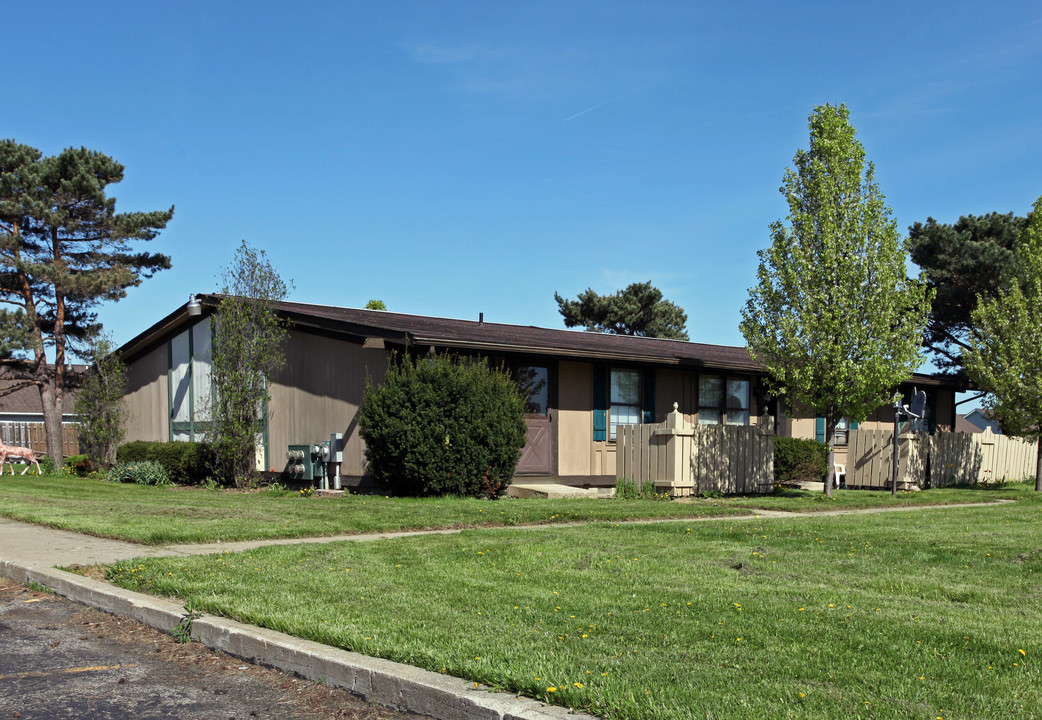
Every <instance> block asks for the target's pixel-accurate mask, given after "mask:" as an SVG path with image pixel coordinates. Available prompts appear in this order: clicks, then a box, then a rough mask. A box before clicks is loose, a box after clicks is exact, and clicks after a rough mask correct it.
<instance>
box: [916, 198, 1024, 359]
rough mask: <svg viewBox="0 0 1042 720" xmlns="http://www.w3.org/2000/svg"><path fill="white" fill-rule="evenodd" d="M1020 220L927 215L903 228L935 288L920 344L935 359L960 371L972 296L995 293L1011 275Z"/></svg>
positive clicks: (969, 332)
mask: <svg viewBox="0 0 1042 720" xmlns="http://www.w3.org/2000/svg"><path fill="white" fill-rule="evenodd" d="M1024 224H1025V220H1024V218H1022V217H1016V216H1014V215H1013V213H1007V214H1005V215H1002V214H999V213H988V214H987V215H964V216H963V217H960V218H959V219H958V221H956V222H955V223H954V224H951V225H948V224H944V223H939V222H937V221H936V220H934V219H933V218H928V219H927V221H926V222H925V223H915V224H914V225H912V226H911V227H910V228H909V229H908V252H909V255H910V256H911V258H912V262H914V263H915V264H916V265H918V266H919V268H920V271H921V274H920V277H921V278H923V279H925V280H926V282H927V285H928V286H929V287H930V289H931V290H933V291H934V298H933V304H932V308H931V310H930V320H929V322H928V323H927V326H926V335H925V337H924V343H925V344H926V346H927V347H928V348H929V349H930V351H931V352H932V353H933V355H934V364H936V365H937V367H938V368H940V369H941V370H945V371H948V372H950V373H952V374H958V375H962V374H965V369H964V368H963V360H962V354H963V352H965V351H966V350H967V349H968V348H969V347H970V338H971V337H972V336H973V334H974V333H975V328H974V325H973V322H972V321H971V319H970V316H971V314H972V312H973V310H974V309H975V308H976V307H977V297H978V296H980V297H984V298H994V297H996V296H997V295H998V291H999V289H1000V288H1004V287H1006V286H1007V285H1008V283H1009V281H1010V280H1011V279H1013V277H1014V249H1015V247H1016V245H1017V241H1018V239H1019V237H1020V235H1021V233H1022V232H1023V230H1024Z"/></svg>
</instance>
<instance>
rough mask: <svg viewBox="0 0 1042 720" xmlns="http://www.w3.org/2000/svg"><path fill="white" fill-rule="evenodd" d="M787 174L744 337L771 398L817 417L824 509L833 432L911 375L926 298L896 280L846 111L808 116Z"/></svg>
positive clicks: (893, 243) (867, 169)
mask: <svg viewBox="0 0 1042 720" xmlns="http://www.w3.org/2000/svg"><path fill="white" fill-rule="evenodd" d="M793 162H794V165H795V169H786V171H785V179H784V183H783V186H782V192H784V193H785V197H786V200H787V202H788V205H789V215H788V219H787V220H788V222H787V223H783V222H782V221H777V222H775V223H773V224H772V225H771V237H772V239H773V242H772V244H771V246H770V247H769V248H767V249H766V250H761V251H759V253H758V255H759V257H760V267H759V270H758V272H757V278H758V282H757V284H756V286H754V287H753V288H751V289H750V290H749V301H748V302H747V303H746V305H745V308H744V309H743V311H742V324H741V329H742V334H743V335H744V336H745V339H746V342H747V343H748V344H749V350H750V352H751V353H752V354H753V356H754V357H755V358H756V359H758V360H759V361H760V362H762V363H763V364H764V365H765V366H766V369H767V379H768V384H769V386H770V388H771V390H772V392H773V393H774V394H775V395H776V396H777V397H779V398H780V399H784V400H785V401H786V402H787V403H788V404H789V406H790V407H795V408H799V409H800V410H802V411H810V412H813V413H816V414H818V415H820V416H823V417H824V419H825V438H826V441H828V442H829V461H828V471H827V476H826V481H825V492H826V494H828V495H829V496H830V497H831V495H832V485H833V482H834V472H835V471H834V468H835V451H834V449H833V448H832V445H831V438H832V436H833V434H834V433H835V431H836V427H837V424H838V423H839V421H840V420H842V419H843V418H846V419H848V420H850V421H854V422H860V421H862V420H864V419H865V418H866V417H867V416H868V414H869V413H870V412H872V411H873V410H875V409H876V408H878V407H879V406H880V405H881V404H883V403H885V402H887V400H888V399H889V398H890V397H891V395H892V394H893V392H894V389H895V388H896V387H897V385H898V384H899V383H900V382H901V381H903V380H905V379H907V378H908V377H909V375H911V373H912V372H913V371H914V370H915V369H916V367H917V366H918V364H919V362H920V360H921V353H920V345H921V343H922V336H923V329H924V327H925V325H926V317H927V313H928V312H929V309H930V297H929V292H928V290H927V288H926V287H925V284H924V283H922V282H920V281H916V280H911V279H909V278H908V276H907V274H906V272H905V260H906V254H905V251H904V248H903V246H902V244H901V241H900V238H899V237H898V233H897V227H896V224H895V223H894V220H893V218H892V216H891V213H890V210H889V208H887V206H886V205H885V203H884V198H883V194H882V193H881V192H880V191H879V187H878V186H877V185H876V181H875V169H874V167H873V165H872V163H870V162H866V161H865V151H864V148H863V147H862V145H861V143H860V142H859V141H858V140H857V137H856V133H855V131H854V128H853V126H851V125H850V122H849V113H848V111H847V108H846V106H844V105H840V106H838V107H834V106H832V105H823V106H819V107H816V108H815V109H814V111H813V112H812V113H811V115H810V148H809V149H808V150H800V151H798V152H797V153H796V157H795V158H794V160H793ZM895 481H896V478H895Z"/></svg>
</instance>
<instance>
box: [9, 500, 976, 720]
mask: <svg viewBox="0 0 1042 720" xmlns="http://www.w3.org/2000/svg"><path fill="white" fill-rule="evenodd" d="M990 504H994V503H973V504H967V505H930V506H909V507H900V508H871V509H864V510H829V511H823V512H815V513H805V514H801V513H791V512H781V511H777V510H752V509H751V510H750V514H749V515H727V516H722V517H713V518H687V519H679V520H678V519H675V518H667V519H653V520H640V521H634V524H637V523H641V524H645V523H658V522H678V521H681V522H704V521H723V520H728V521H732V522H733V521H740V520H757V519H763V518H795V517H806V515H813V516H815V517H817V516H825V515H828V516H835V515H851V514H864V513H879V512H910V511H916V510H934V509H941V508H945V507H976V506H980V505H990ZM536 527H537V528H538V529H544V530H545V529H546V528H547V527H548V526H546V525H540V526H536ZM513 529H517V530H524V529H526V527H525V526H517V527H515V528H513ZM458 532H460V531H459V530H422V531H415V532H394V533H376V534H368V535H340V536H333V537H320V538H299V539H280V540H255V541H246V542H229V543H206V544H195V545H169V546H153V545H141V544H138V543H131V542H123V541H120V540H109V539H106V538H98V537H93V536H90V535H81V534H79V533H74V532H67V531H65V530H54V529H51V528H46V527H42V526H39V525H32V524H29V523H23V522H17V521H15V520H8V519H6V518H0V575H3V576H6V577H9V578H11V579H12V580H14V581H16V582H20V583H23V584H28V583H31V582H35V583H39V584H40V585H44V586H46V587H49V588H51V589H52V590H54V591H55V592H56V593H58V594H59V595H64V596H66V597H68V598H71V599H73V600H76V601H78V602H81V603H84V604H86V605H90V606H93V607H96V608H98V609H100V610H104V611H106V612H109V613H113V614H117V615H126V616H128V617H132V618H134V619H135V620H138V621H139V622H143V623H145V624H146V625H150V626H151V627H154V628H156V629H157V630H160V631H162V632H169V631H170V630H171V629H172V628H173V627H174V626H176V625H177V624H178V623H180V622H182V620H184V619H185V615H186V613H185V609H184V606H183V605H182V604H180V603H176V602H173V601H170V600H163V599H160V598H155V597H152V596H150V595H145V594H142V593H137V592H132V591H129V590H124V589H122V588H118V587H115V586H113V585H109V584H108V583H104V582H99V581H97V580H91V579H90V578H86V577H83V576H81V575H77V574H74V573H69V572H65V571H63V570H57V569H55V567H56V566H70V565H95V564H99V565H108V564H111V563H114V562H116V561H118V560H130V559H132V558H136V557H166V556H171V555H175V556H176V555H180V556H187V555H207V554H212V553H218V552H224V551H229V552H236V551H242V550H251V549H253V548H257V547H260V546H262V545H289V544H299V543H304V542H308V543H312V542H319V543H328V542H338V541H343V540H356V541H362V540H380V539H387V538H392V537H407V536H413V535H430V534H435V533H436V534H451V533H458ZM191 628H192V637H193V638H194V639H196V640H198V641H200V642H202V643H203V644H205V645H206V646H207V647H210V648H213V649H216V650H223V651H224V652H227V653H228V654H230V655H234V656H236V657H240V658H243V659H245V660H249V661H251V662H254V663H259V664H261V665H267V666H269V667H274V668H276V669H278V670H282V671H284V672H288V673H294V674H296V675H299V676H301V677H304V678H307V679H309V680H319V679H321V681H322V682H325V683H327V684H332V685H336V686H338V687H341V688H344V689H346V690H348V691H350V692H352V693H354V694H356V695H359V696H360V697H362V698H364V699H366V700H368V701H370V702H375V703H379V704H381V705H385V706H387V707H390V708H393V709H395V710H401V711H406V712H413V713H417V714H420V715H429V716H431V717H435V718H439V719H440V720H471V719H473V720H478V719H480V720H563V719H564V718H572V719H573V720H579V719H583V720H594V718H593V717H592V716H590V715H585V714H582V713H572V712H570V711H569V710H567V709H564V708H560V707H556V706H550V705H545V704H543V703H540V702H537V701H535V700H529V699H527V698H520V697H514V696H513V695H510V694H507V693H501V692H495V691H493V689H492V688H488V687H485V686H481V685H475V684H474V683H473V682H470V681H466V680H463V679H461V678H455V677H449V676H447V675H442V674H439V673H434V672H429V671H426V670H420V669H418V668H414V667H412V666H409V665H402V664H400V663H394V662H390V661H388V660H381V659H379V658H371V657H366V656H364V655H359V654H357V653H351V652H347V651H344V650H338V649H336V648H332V647H329V646H327V645H321V644H319V643H315V642H311V641H308V640H301V639H299V638H295V637H293V636H291V635H286V634H284V633H279V632H274V631H272V630H266V629H263V628H258V627H254V626H252V625H245V624H243V623H239V622H235V621H234V620H227V619H224V618H219V617H210V616H205V617H201V618H196V619H194V620H193V621H192V623H191Z"/></svg>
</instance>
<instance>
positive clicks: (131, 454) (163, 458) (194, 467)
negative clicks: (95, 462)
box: [116, 440, 214, 485]
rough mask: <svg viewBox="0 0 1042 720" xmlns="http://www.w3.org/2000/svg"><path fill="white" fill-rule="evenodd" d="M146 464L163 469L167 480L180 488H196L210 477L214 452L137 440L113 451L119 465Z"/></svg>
mask: <svg viewBox="0 0 1042 720" xmlns="http://www.w3.org/2000/svg"><path fill="white" fill-rule="evenodd" d="M147 460H151V461H154V462H157V463H159V464H160V465H162V466H163V469H164V470H166V474H167V475H168V476H169V478H170V480H171V481H172V482H175V483H177V484H179V485H198V484H199V483H201V482H202V481H203V480H205V479H206V478H208V477H211V476H212V475H213V465H214V459H213V450H212V449H211V448H210V446H209V445H207V444H206V443H201V442H149V441H145V440H138V441H135V442H129V443H126V444H125V445H120V446H119V449H118V450H116V462H117V463H120V464H124V463H136V462H145V461H147Z"/></svg>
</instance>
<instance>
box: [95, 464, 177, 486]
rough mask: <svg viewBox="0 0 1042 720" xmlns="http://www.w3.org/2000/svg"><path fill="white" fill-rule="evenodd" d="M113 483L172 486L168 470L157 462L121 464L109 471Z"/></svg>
mask: <svg viewBox="0 0 1042 720" xmlns="http://www.w3.org/2000/svg"><path fill="white" fill-rule="evenodd" d="M109 480H111V481H113V482H123V483H137V484H138V485H172V484H173V483H172V482H171V480H170V477H169V476H168V475H167V473H166V469H165V468H164V467H163V466H162V465H160V464H159V463H158V462H156V461H155V460H144V461H142V462H130V463H119V464H118V465H116V466H115V467H114V468H112V469H111V470H109Z"/></svg>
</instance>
